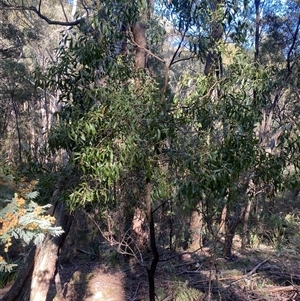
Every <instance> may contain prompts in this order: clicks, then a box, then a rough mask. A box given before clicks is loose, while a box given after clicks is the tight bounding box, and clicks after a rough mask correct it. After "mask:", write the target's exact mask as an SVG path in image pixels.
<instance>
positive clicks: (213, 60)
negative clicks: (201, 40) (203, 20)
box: [204, 0, 224, 76]
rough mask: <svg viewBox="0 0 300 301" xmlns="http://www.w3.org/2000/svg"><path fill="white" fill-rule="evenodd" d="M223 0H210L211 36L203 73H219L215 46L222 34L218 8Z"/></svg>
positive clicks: (217, 54) (218, 60)
mask: <svg viewBox="0 0 300 301" xmlns="http://www.w3.org/2000/svg"><path fill="white" fill-rule="evenodd" d="M223 2H224V0H213V1H211V6H212V21H211V36H210V41H211V42H210V49H209V51H208V54H207V57H206V62H205V67H204V74H205V75H206V76H207V75H212V74H213V73H214V71H216V73H217V76H218V74H219V75H220V73H221V72H220V70H217V69H218V65H219V64H220V63H221V61H220V54H219V53H217V52H216V50H215V49H216V46H217V44H218V42H219V41H220V40H221V39H222V36H223V34H224V29H223V26H222V20H220V17H219V13H220V9H222V5H223Z"/></svg>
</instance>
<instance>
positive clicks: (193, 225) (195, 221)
mask: <svg viewBox="0 0 300 301" xmlns="http://www.w3.org/2000/svg"><path fill="white" fill-rule="evenodd" d="M202 227H203V214H202V202H199V203H198V205H197V207H196V210H193V211H192V213H191V218H190V239H191V243H190V245H189V249H191V250H197V249H199V248H201V247H202Z"/></svg>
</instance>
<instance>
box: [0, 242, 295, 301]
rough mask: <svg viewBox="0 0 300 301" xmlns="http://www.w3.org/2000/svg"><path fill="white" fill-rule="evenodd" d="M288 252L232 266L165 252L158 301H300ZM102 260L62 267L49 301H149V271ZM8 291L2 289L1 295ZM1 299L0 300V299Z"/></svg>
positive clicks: (257, 254)
mask: <svg viewBox="0 0 300 301" xmlns="http://www.w3.org/2000/svg"><path fill="white" fill-rule="evenodd" d="M291 253H292V252H289V250H286V251H282V253H281V254H278V252H277V251H275V250H271V249H270V247H266V246H261V247H260V248H259V249H255V250H249V251H248V252H246V253H244V254H239V253H237V252H236V253H235V257H234V258H233V259H232V260H230V261H228V260H224V259H222V258H216V260H215V264H213V265H212V262H211V258H210V257H209V250H208V249H207V250H199V251H198V252H193V253H189V252H184V253H181V254H180V253H176V254H175V253H173V254H171V253H165V254H164V255H163V256H162V257H161V259H162V261H161V262H160V263H159V265H158V268H157V273H156V294H157V300H159V301H171V300H174V301H201V300H208V299H207V296H208V291H209V290H210V291H211V293H212V294H211V297H212V299H211V300H228V301H246V300H259V301H287V300H290V301H292V300H294V301H296V300H300V286H299V284H300V273H299V271H300V261H299V257H298V256H297V254H293V253H292V254H291ZM105 261H106V263H104V262H103V260H101V259H100V258H93V259H91V260H88V259H87V258H76V260H75V259H74V261H73V262H68V263H65V264H61V265H60V270H59V275H60V281H61V288H62V296H63V298H62V299H59V298H58V295H57V292H56V288H55V284H54V283H52V284H51V288H50V292H49V296H48V299H47V301H62V300H64V301H144V300H145V301H146V300H148V283H147V271H146V269H145V268H144V267H141V265H140V264H135V263H134V262H133V261H128V262H124V261H123V260H120V261H119V262H114V263H113V264H112V263H110V262H109V261H107V259H105ZM5 290H6V289H2V290H0V294H1V293H2V295H3V293H4V292H5ZM0 298H1V295H0Z"/></svg>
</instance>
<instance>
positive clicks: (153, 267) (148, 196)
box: [146, 178, 159, 301]
mask: <svg viewBox="0 0 300 301" xmlns="http://www.w3.org/2000/svg"><path fill="white" fill-rule="evenodd" d="M146 207H147V218H148V223H149V228H150V247H151V253H152V256H153V258H152V262H151V266H150V269H148V270H147V272H148V282H149V299H150V301H155V281H154V275H155V271H156V266H157V264H158V262H159V254H158V251H157V247H156V241H155V228H154V221H153V212H152V204H151V183H150V179H148V178H147V179H146Z"/></svg>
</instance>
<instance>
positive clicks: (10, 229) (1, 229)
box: [0, 192, 63, 272]
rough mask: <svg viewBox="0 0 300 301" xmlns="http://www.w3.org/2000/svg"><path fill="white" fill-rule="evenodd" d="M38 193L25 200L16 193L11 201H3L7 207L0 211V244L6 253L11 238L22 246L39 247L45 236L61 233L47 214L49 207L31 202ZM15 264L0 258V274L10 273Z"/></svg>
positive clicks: (28, 196) (60, 229)
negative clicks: (22, 244)
mask: <svg viewBox="0 0 300 301" xmlns="http://www.w3.org/2000/svg"><path fill="white" fill-rule="evenodd" d="M37 196H38V192H31V193H28V194H26V196H25V198H23V197H19V195H18V194H17V193H16V194H15V196H14V198H13V199H12V200H8V201H5V202H6V203H7V205H6V206H5V207H4V208H2V209H0V244H2V245H4V252H5V253H7V252H8V250H9V247H10V246H11V245H12V238H15V239H17V240H21V241H22V242H23V243H24V244H29V243H30V242H33V243H34V244H36V245H39V244H40V243H41V242H42V241H43V239H44V238H45V235H46V234H51V235H52V236H59V235H61V234H62V233H63V230H62V228H61V227H56V226H55V218H54V217H53V216H51V215H49V214H47V209H48V208H49V207H51V205H45V206H40V205H38V204H37V203H35V202H34V201H33V199H34V198H36V197H37ZM14 266H15V264H8V263H7V262H6V261H5V259H4V258H3V257H2V256H0V272H1V271H11V269H12V268H13V267H14Z"/></svg>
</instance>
